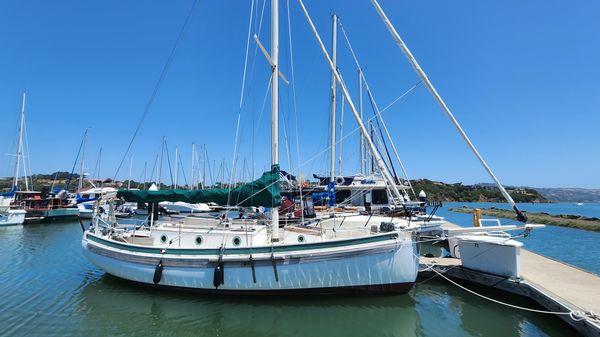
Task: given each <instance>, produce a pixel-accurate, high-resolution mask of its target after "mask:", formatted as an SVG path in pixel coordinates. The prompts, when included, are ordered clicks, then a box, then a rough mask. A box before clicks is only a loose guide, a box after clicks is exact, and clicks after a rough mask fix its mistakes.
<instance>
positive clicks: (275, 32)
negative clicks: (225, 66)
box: [271, 0, 279, 242]
mask: <svg viewBox="0 0 600 337" xmlns="http://www.w3.org/2000/svg"><path fill="white" fill-rule="evenodd" d="M271 62H272V64H273V66H272V68H271V81H272V82H273V83H272V85H271V167H274V166H275V165H279V0H271ZM271 241H272V242H276V241H279V207H273V208H272V210H271Z"/></svg>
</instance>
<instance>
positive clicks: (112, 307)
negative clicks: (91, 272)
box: [79, 275, 420, 337]
mask: <svg viewBox="0 0 600 337" xmlns="http://www.w3.org/2000/svg"><path fill="white" fill-rule="evenodd" d="M81 297H82V301H80V302H79V303H80V305H81V306H82V309H83V310H85V311H88V314H87V315H85V316H84V317H80V318H81V319H85V320H86V321H85V322H82V323H83V325H85V326H86V327H88V328H90V329H91V330H90V333H92V334H99V335H112V334H117V335H119V334H127V333H130V332H132V331H137V332H140V333H141V334H143V332H144V331H145V332H153V333H157V332H159V331H160V334H161V335H163V333H166V334H167V335H173V336H182V335H199V336H246V337H249V336H324V335H326V336H374V335H377V336H415V335H418V331H419V329H420V328H419V326H420V323H419V316H418V312H417V311H416V310H415V301H414V299H413V298H412V297H411V296H406V295H392V296H363V297H345V298H342V297H330V296H323V297H317V296H312V297H303V298H301V297H281V298H275V297H241V298H236V297H231V296H226V297H216V296H208V297H207V296H199V295H194V294H191V293H188V292H177V291H165V290H164V289H160V290H159V289H156V288H153V287H152V286H145V287H140V286H138V285H135V284H132V283H130V282H126V281H123V280H120V279H118V278H115V277H112V276H110V275H104V276H101V277H100V278H99V279H98V280H97V281H95V282H92V283H90V284H88V285H87V286H86V287H85V288H84V289H83V290H82V293H81ZM107 322H110V323H111V324H106V323H107Z"/></svg>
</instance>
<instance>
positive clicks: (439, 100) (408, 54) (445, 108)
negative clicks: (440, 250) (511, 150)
mask: <svg viewBox="0 0 600 337" xmlns="http://www.w3.org/2000/svg"><path fill="white" fill-rule="evenodd" d="M371 3H372V4H373V7H375V10H376V11H377V13H378V14H379V16H380V17H381V20H382V21H383V23H384V24H385V26H386V28H387V29H388V31H389V32H390V34H391V35H392V37H393V38H394V41H395V42H396V44H397V45H398V47H399V48H400V50H402V52H403V53H404V56H406V58H407V59H408V61H409V62H410V64H411V65H412V67H413V69H414V70H415V72H416V73H417V75H418V76H419V78H420V79H421V81H422V82H423V84H424V85H425V87H427V90H429V92H430V93H431V95H432V96H433V98H434V99H435V100H436V101H437V103H438V105H439V106H440V108H442V110H443V111H444V112H445V113H446V115H448V118H450V121H452V124H454V127H455V128H456V130H457V131H458V133H459V134H460V135H461V137H462V138H463V140H464V141H465V143H467V145H468V146H469V148H470V149H471V151H473V153H474V154H475V157H477V159H479V162H480V163H481V165H482V166H483V168H484V169H485V170H486V171H487V173H488V174H489V176H490V177H491V178H492V180H493V181H494V182H495V183H496V185H497V186H498V188H499V189H500V192H502V195H503V196H504V199H506V201H507V202H508V203H509V204H510V205H511V206H512V207H513V209H514V210H515V212H516V213H517V218H518V219H519V221H523V222H525V221H527V217H526V216H525V215H524V214H523V213H521V212H520V211H519V209H518V208H517V205H516V204H515V202H514V200H513V198H512V197H511V196H510V194H508V192H507V191H506V189H504V187H503V186H502V184H501V183H500V181H499V180H498V178H496V175H494V173H493V172H492V169H490V167H489V166H488V164H487V163H486V162H485V160H483V157H482V156H481V155H480V154H479V151H477V149H476V148H475V146H474V145H473V143H471V140H470V139H469V137H468V136H467V134H466V133H465V131H464V130H463V129H462V127H461V126H460V124H458V121H457V120H456V118H454V115H453V114H452V112H451V111H450V108H448V106H447V105H446V102H444V100H443V99H442V97H441V96H440V95H439V94H438V92H437V90H435V88H434V86H433V84H432V83H431V81H429V78H427V75H426V74H425V72H424V71H423V69H421V66H419V63H418V62H417V60H416V59H415V57H414V56H413V54H412V53H411V52H410V50H409V49H408V47H407V46H406V44H405V43H404V41H402V38H400V34H398V32H397V31H396V29H395V28H394V26H393V25H392V23H391V22H390V20H389V19H388V18H387V16H386V15H385V13H384V12H383V9H381V6H379V3H378V2H377V0H371Z"/></svg>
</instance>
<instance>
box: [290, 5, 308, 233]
mask: <svg viewBox="0 0 600 337" xmlns="http://www.w3.org/2000/svg"><path fill="white" fill-rule="evenodd" d="M286 9H287V22H288V41H289V48H290V72H291V84H292V106H293V107H294V110H293V111H294V120H295V127H296V156H297V157H298V176H299V178H300V174H301V171H300V169H301V168H300V138H299V133H300V132H299V131H298V105H297V100H296V77H295V74H294V48H293V45H292V21H291V19H290V0H287V1H286ZM290 165H291V163H290ZM298 190H299V191H300V208H301V209H302V212H301V214H302V215H301V216H300V220H301V221H302V222H301V223H304V198H303V196H302V195H303V194H302V182H301V181H300V183H299V184H298Z"/></svg>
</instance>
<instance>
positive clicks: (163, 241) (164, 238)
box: [160, 235, 167, 243]
mask: <svg viewBox="0 0 600 337" xmlns="http://www.w3.org/2000/svg"><path fill="white" fill-rule="evenodd" d="M160 242H162V243H166V242H167V236H166V235H161V236H160Z"/></svg>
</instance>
